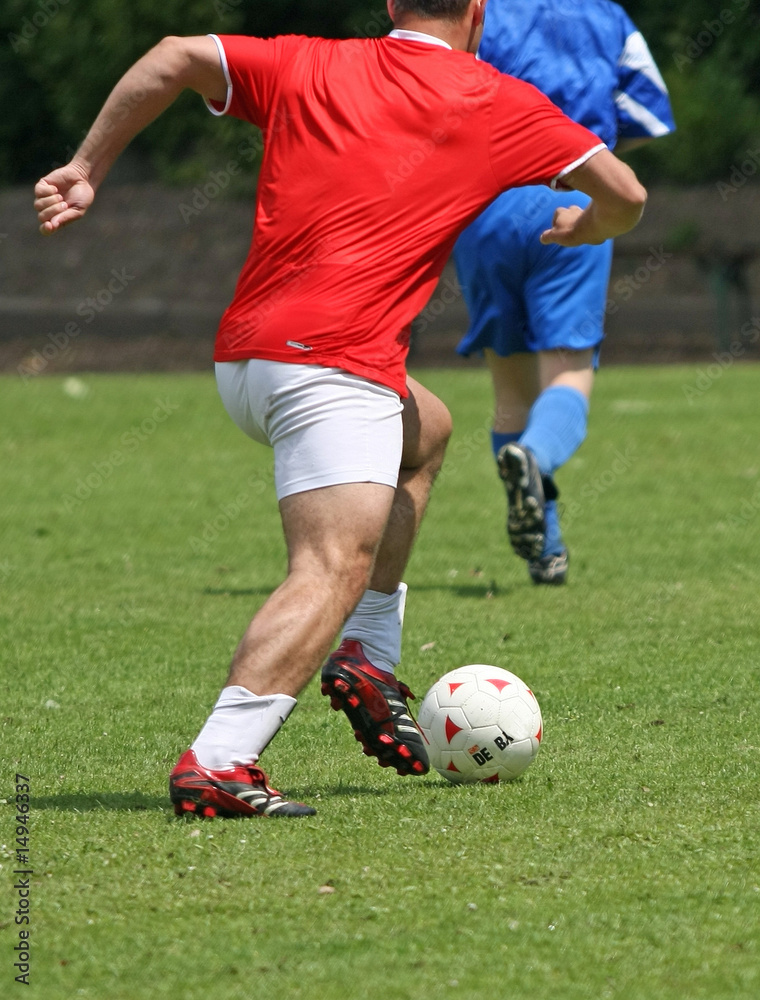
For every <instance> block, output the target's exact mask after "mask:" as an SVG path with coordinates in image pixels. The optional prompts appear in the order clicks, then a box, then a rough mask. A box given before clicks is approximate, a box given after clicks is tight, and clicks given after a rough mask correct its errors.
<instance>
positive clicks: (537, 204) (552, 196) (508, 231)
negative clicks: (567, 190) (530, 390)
mask: <svg viewBox="0 0 760 1000" xmlns="http://www.w3.org/2000/svg"><path fill="white" fill-rule="evenodd" d="M478 57H479V58H480V59H483V60H485V61H487V62H490V63H492V64H493V65H494V66H495V67H496V68H497V69H500V70H501V71H502V72H503V73H509V74H510V75H511V76H516V77H519V78H520V79H522V80H527V81H528V82H529V83H532V84H534V85H535V86H536V87H538V88H539V90H542V91H543V92H544V93H545V94H547V95H548V96H549V97H550V98H551V99H552V101H554V103H555V104H557V105H558V106H559V107H560V108H562V110H563V111H564V112H565V114H566V115H567V116H568V117H570V118H573V119H574V120H575V121H577V122H579V123H580V124H582V125H585V126H586V128H588V129H590V130H591V131H592V132H594V133H595V134H596V135H598V136H599V138H600V139H601V140H602V141H603V142H605V143H606V144H607V146H608V147H609V148H610V149H612V148H613V147H614V146H615V143H616V142H617V141H618V139H621V138H627V139H641V138H654V137H656V136H661V135H666V134H667V133H668V132H671V131H673V129H674V128H675V125H674V123H673V115H672V112H671V110H670V101H669V100H668V92H667V89H666V87H665V83H664V82H663V79H662V77H661V76H660V72H659V70H658V69H657V66H656V65H655V63H654V60H653V59H652V56H651V54H650V52H649V48H648V47H647V44H646V42H645V41H644V39H643V37H642V35H641V33H640V32H639V31H637V30H636V26H635V25H634V24H633V22H632V21H631V19H630V18H629V17H628V15H627V14H626V13H625V11H624V10H623V8H622V7H620V6H618V4H616V3H610V2H609V0H490V2H489V4H488V6H487V8H486V23H485V30H484V32H483V39H482V41H481V43H480V48H479V50H478ZM587 203H588V198H586V196H585V195H581V194H580V193H578V192H573V193H572V194H570V195H567V194H564V195H563V194H560V193H556V192H552V191H549V190H548V189H547V188H545V187H521V188H515V189H513V190H511V191H506V192H505V193H504V194H502V195H500V196H499V197H498V198H497V199H496V201H494V202H493V203H492V204H491V205H489V207H488V208H487V209H486V210H485V211H484V212H483V213H482V215H480V216H479V217H478V218H477V219H476V220H475V221H474V222H473V223H472V224H471V225H470V226H468V228H467V229H466V230H465V231H464V232H463V233H462V235H461V236H460V237H459V240H458V241H457V244H456V246H455V248H454V260H455V262H456V267H457V274H458V277H459V283H460V285H461V286H462V292H463V294H464V298H465V302H466V303H467V308H468V311H469V314H470V327H469V329H468V331H467V334H466V335H465V337H464V339H463V340H462V341H461V343H460V344H459V346H458V347H457V350H458V351H459V353H460V354H469V353H470V352H472V351H477V350H483V349H484V348H490V349H491V350H493V351H495V352H496V354H499V355H501V356H503V357H506V356H508V355H510V354H514V353H519V352H525V351H528V352H535V351H541V350H555V349H557V348H568V349H571V350H585V349H587V348H593V347H597V346H598V345H599V344H600V342H601V340H602V338H603V336H604V307H605V300H606V289H607V282H608V279H609V273H610V263H611V259H612V241H611V240H608V241H607V242H606V243H604V244H602V245H600V246H582V247H573V248H568V247H559V246H556V245H553V244H552V245H549V246H544V245H543V244H542V243H540V241H539V236H540V235H541V233H542V232H543V230H544V229H549V228H551V225H552V217H553V215H554V210H555V209H556V208H557V207H558V206H560V205H564V206H568V205H581V206H584V205H586V204H587Z"/></svg>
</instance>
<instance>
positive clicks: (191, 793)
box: [169, 750, 317, 818]
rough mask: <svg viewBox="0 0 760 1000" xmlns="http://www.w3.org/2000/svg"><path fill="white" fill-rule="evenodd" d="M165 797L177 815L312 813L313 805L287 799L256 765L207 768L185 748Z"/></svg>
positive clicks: (299, 814)
mask: <svg viewBox="0 0 760 1000" xmlns="http://www.w3.org/2000/svg"><path fill="white" fill-rule="evenodd" d="M169 797H170V799H171V800H172V802H173V803H174V811H175V813H176V814H177V815H178V816H186V815H187V816H192V815H195V816H209V817H210V816H223V817H226V818H232V817H234V816H314V815H315V813H316V811H317V810H316V809H312V807H311V806H306V805H304V804H303V803H302V802H289V801H288V800H287V799H283V797H282V795H281V794H280V793H279V792H278V791H276V790H275V789H274V788H270V786H269V782H268V780H267V776H266V775H265V774H264V772H263V771H262V770H261V768H260V767H254V766H253V765H242V764H238V765H236V766H234V767H228V768H223V769H221V770H219V771H211V770H209V769H208V768H205V767H202V766H201V765H200V764H199V763H198V758H197V757H196V756H195V752H194V751H193V750H186V751H185V752H184V753H183V754H182V756H181V757H180V759H179V760H178V761H177V764H176V766H175V768H174V770H173V771H172V773H171V776H170V777H169Z"/></svg>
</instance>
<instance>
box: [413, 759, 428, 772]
mask: <svg viewBox="0 0 760 1000" xmlns="http://www.w3.org/2000/svg"><path fill="white" fill-rule="evenodd" d="M412 770H413V771H416V772H417V774H424V773H425V765H424V764H423V763H422V761H421V760H416V761H415V762H414V763H413V764H412Z"/></svg>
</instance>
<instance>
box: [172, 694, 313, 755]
mask: <svg viewBox="0 0 760 1000" xmlns="http://www.w3.org/2000/svg"><path fill="white" fill-rule="evenodd" d="M295 706H296V699H295V698H291V697H290V696H289V695H287V694H265V695H256V694H253V692H252V691H249V690H248V689H247V688H244V687H241V686H240V685H239V684H233V685H231V686H230V687H226V688H224V690H223V691H222V693H221V694H220V695H219V700H218V701H217V703H216V705H215V706H214V710H213V712H212V713H211V715H210V716H209V717H208V719H207V720H206V725H205V726H204V727H203V729H202V730H201V731H200V733H199V735H198V738H197V739H196V741H195V743H193V746H192V749H193V750H194V751H195V756H196V757H197V758H198V763H199V764H200V765H201V766H202V767H207V768H209V769H210V770H212V771H218V770H219V769H220V768H225V767H234V766H235V765H236V764H255V763H256V761H257V760H258V759H259V757H260V755H261V754H262V752H263V750H264V748H265V747H266V745H267V744H268V743H269V742H270V740H271V739H272V738H273V737H274V735H275V734H276V733H277V731H278V729H279V728H280V726H281V725H282V724H283V722H284V721H285V720H286V719H287V717H288V716H289V715H290V713H291V712H292V711H293V709H294V708H295Z"/></svg>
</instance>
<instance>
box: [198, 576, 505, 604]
mask: <svg viewBox="0 0 760 1000" xmlns="http://www.w3.org/2000/svg"><path fill="white" fill-rule="evenodd" d="M276 589H277V585H275V586H272V587H204V588H203V590H202V591H201V593H202V594H205V595H206V596H207V597H259V596H269V594H271V593H272V591H273V590H276ZM411 589H412V590H414V591H415V592H419V593H425V592H441V593H444V594H454V595H455V596H456V597H477V598H480V599H481V600H483V599H484V598H486V597H488V598H490V597H505V596H508V595H509V594H511V593H512V592H513V591H514V590H517V589H518V586H517V585H513V584H510V585H508V586H506V587H505V586H503V585H502V584H498V585H497V584H496V583H495V582H494V581H491V583H464V584H461V583H460V584H451V583H419V584H417V583H415V584H412V586H411ZM520 589H524V584H521V585H520Z"/></svg>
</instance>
